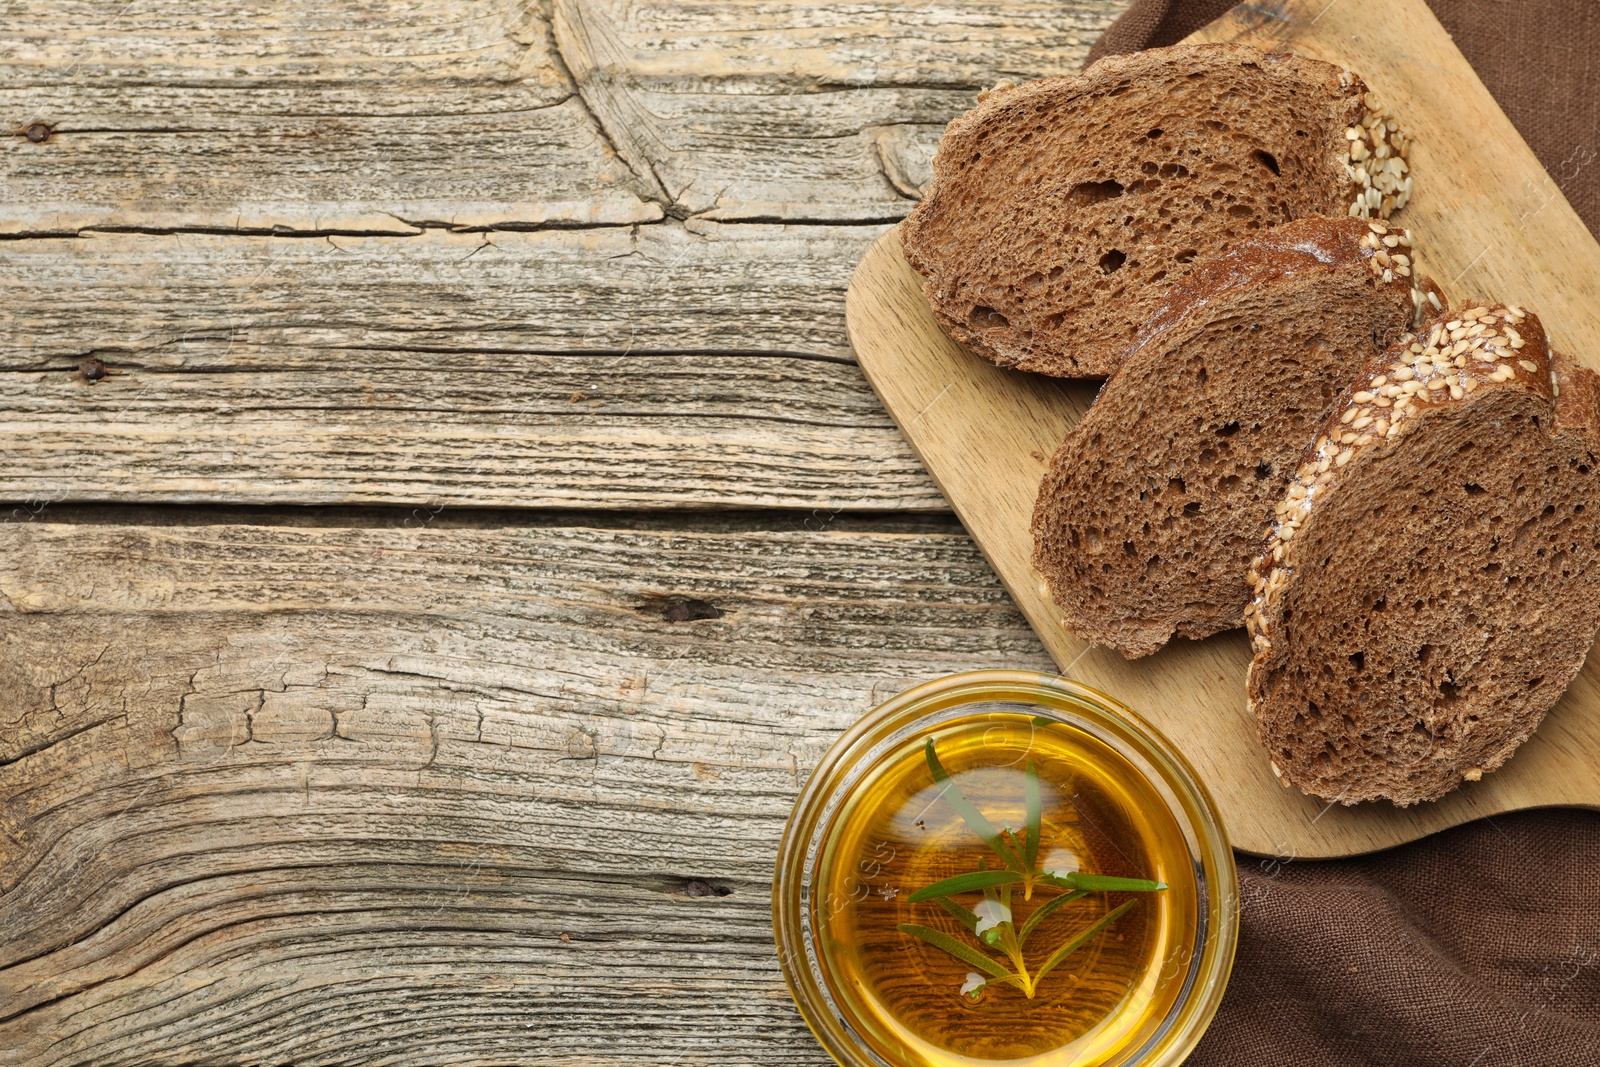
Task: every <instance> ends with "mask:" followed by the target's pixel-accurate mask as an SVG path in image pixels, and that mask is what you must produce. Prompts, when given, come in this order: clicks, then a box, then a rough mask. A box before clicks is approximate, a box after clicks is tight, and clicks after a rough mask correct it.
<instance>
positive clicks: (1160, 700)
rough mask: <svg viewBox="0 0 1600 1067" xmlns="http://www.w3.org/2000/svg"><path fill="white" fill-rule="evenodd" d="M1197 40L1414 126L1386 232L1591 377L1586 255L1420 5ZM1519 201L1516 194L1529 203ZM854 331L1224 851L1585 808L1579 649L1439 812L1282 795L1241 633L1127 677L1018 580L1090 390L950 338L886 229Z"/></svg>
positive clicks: (1387, 838)
mask: <svg viewBox="0 0 1600 1067" xmlns="http://www.w3.org/2000/svg"><path fill="white" fill-rule="evenodd" d="M1203 34H1204V37H1205V38H1206V39H1213V40H1231V39H1241V40H1248V41H1257V42H1259V43H1263V44H1269V45H1270V44H1283V45H1287V46H1289V47H1292V48H1293V49H1294V50H1295V51H1299V52H1303V53H1307V54H1314V55H1319V56H1321V57H1322V58H1326V59H1329V60H1332V61H1336V62H1342V63H1344V64H1346V65H1348V66H1349V67H1351V68H1352V69H1354V70H1356V71H1358V72H1360V73H1361V74H1362V76H1363V77H1365V78H1368V79H1369V81H1370V83H1371V85H1372V86H1373V88H1374V90H1375V91H1376V92H1377V93H1378V94H1379V96H1380V97H1381V98H1382V99H1383V100H1384V101H1386V102H1387V103H1389V104H1390V105H1391V107H1393V108H1394V110H1395V111H1396V113H1397V114H1399V115H1401V116H1403V120H1404V121H1405V122H1406V124H1407V127H1408V129H1409V130H1411V131H1413V132H1414V133H1415V137H1416V149H1415V152H1414V154H1413V156H1412V160H1411V162H1412V167H1413V172H1414V174H1415V176H1416V186H1417V193H1416V198H1415V200H1414V201H1413V205H1412V206H1411V207H1409V208H1407V210H1406V212H1405V213H1404V214H1403V216H1402V217H1401V218H1400V219H1399V221H1402V222H1404V223H1405V224H1406V225H1408V226H1410V227H1412V228H1413V229H1414V232H1415V234H1416V237H1417V241H1418V247H1419V249H1420V250H1421V251H1422V263H1423V269H1424V270H1427V271H1432V272H1435V273H1436V274H1437V275H1438V277H1439V281H1440V282H1441V284H1443V285H1444V287H1445V289H1446V291H1447V292H1449V293H1451V294H1456V295H1457V296H1458V299H1459V298H1477V297H1483V298H1491V299H1495V300H1509V301H1513V302H1518V303H1523V304H1526V305H1527V306H1528V307H1529V308H1531V309H1533V310H1534V311H1536V312H1537V313H1538V314H1539V315H1540V316H1541V318H1542V319H1543V320H1544V321H1545V322H1547V323H1549V324H1550V331H1551V335H1552V337H1553V338H1554V339H1555V343H1556V344H1557V345H1558V346H1560V347H1562V348H1563V349H1564V350H1566V351H1569V352H1571V353H1572V354H1574V355H1575V356H1577V357H1578V358H1580V359H1582V360H1584V361H1585V362H1587V363H1589V364H1590V365H1591V366H1594V367H1596V368H1597V369H1600V312H1597V310H1596V309H1597V308H1600V245H1597V244H1596V242H1595V240H1594V238H1593V237H1592V236H1591V235H1590V234H1589V232H1588V231H1587V230H1586V229H1585V228H1584V226H1583V224H1582V222H1581V221H1580V220H1579V219H1578V217H1577V216H1576V215H1575V214H1574V213H1573V212H1572V209H1571V207H1570V206H1569V205H1568V204H1567V203H1566V201H1565V200H1564V199H1563V198H1562V197H1561V194H1560V191H1559V190H1558V189H1556V188H1555V186H1554V184H1553V183H1552V182H1551V181H1550V179H1549V178H1548V176H1547V175H1546V174H1545V172H1544V171H1543V169H1542V168H1541V167H1540V165H1539V163H1538V161H1537V160H1536V159H1535V158H1534V156H1533V154H1532V152H1531V151H1530V150H1529V149H1528V148H1527V146H1526V145H1525V144H1524V143H1523V142H1522V141H1521V139H1520V138H1519V137H1518V136H1517V134H1516V132H1515V130H1514V129H1513V128H1512V127H1511V125H1510V123H1509V121H1508V120H1507V119H1506V118H1505V116H1504V115H1503V114H1502V113H1501V112H1500V110H1499V108H1498V107H1497V106H1496V105H1495V103H1494V101H1493V99H1492V98H1491V97H1490V96H1489V94H1488V92H1487V90H1485V89H1484V88H1483V85H1482V83H1480V82H1479V81H1478V80H1477V77H1476V76H1475V75H1474V74H1473V73H1472V71H1471V68H1470V67H1468V66H1467V64H1466V62H1465V60H1463V59H1462V58H1461V55H1460V53H1459V52H1457V51H1456V50H1455V46H1454V45H1453V44H1452V43H1451V42H1450V39H1449V37H1448V36H1447V35H1446V34H1445V33H1444V31H1443V29H1442V28H1440V26H1439V24H1438V22H1437V21H1436V20H1435V19H1434V18H1433V16H1432V14H1431V13H1430V12H1429V11H1428V9H1427V7H1426V6H1425V4H1424V3H1423V2H1422V0H1405V2H1404V3H1390V4H1378V3H1376V2H1366V0H1339V2H1338V3H1335V4H1332V5H1327V4H1325V3H1324V2H1323V0H1311V2H1305V3H1299V2H1293V3H1283V4H1278V5H1274V6H1272V7H1270V8H1261V7H1258V6H1253V5H1246V6H1242V7H1240V8H1237V9H1235V14H1234V16H1233V17H1231V18H1230V19H1227V20H1223V21H1222V22H1220V23H1217V24H1213V26H1212V27H1210V28H1208V29H1207V30H1206V31H1203ZM1496 190H1507V191H1511V192H1510V194H1509V195H1498V196H1497V195H1496ZM1517 190H1521V191H1522V194H1525V195H1526V196H1528V197H1531V198H1533V199H1530V200H1528V201H1527V202H1526V203H1524V202H1523V201H1522V200H1520V199H1518V196H1519V195H1522V194H1519V193H1517V192H1515V191H1517ZM1541 198H1542V199H1541ZM1533 203H1537V204H1538V205H1539V206H1538V208H1537V209H1536V210H1533V209H1529V208H1528V204H1533ZM1486 242H1490V243H1492V248H1490V250H1489V251H1487V252H1486V251H1485V243H1486ZM849 323H850V331H851V341H852V343H853V344H854V345H855V348H856V351H857V354H858V356H859V358H860V362H861V365H862V367H863V369H864V370H865V372H866V373H867V376H868V378H869V379H870V380H871V381H872V383H873V386H874V388H875V389H877V391H878V393H879V395H880V396H881V397H883V399H884V403H885V405H886V406H887V407H888V408H889V410H890V411H891V412H892V413H893V414H894V415H895V417H896V420H897V421H898V422H899V424H900V426H901V427H902V429H904V430H905V432H906V435H907V437H908V438H909V439H910V440H911V442H912V444H913V445H914V446H915V447H916V449H917V452H918V455H920V456H921V457H922V459H923V461H924V463H926V465H927V467H928V469H929V471H930V472H931V473H932V474H933V477H934V479H935V480H936V481H937V482H938V483H939V485H940V487H941V488H942V489H943V490H944V492H945V494H946V495H947V496H949V497H950V499H951V501H952V502H953V503H954V505H955V508H956V511H957V514H958V515H960V516H961V519H962V521H963V523H965V525H966V526H967V529H968V530H970V531H971V532H972V534H973V536H974V538H975V539H976V540H977V542H978V544H979V545H980V546H981V547H982V548H983V550H984V552H985V554H986V555H987V556H988V557H989V559H990V561H991V562H992V563H993V564H994V566H995V569H996V571H997V572H999V574H1000V575H1001V577H1002V578H1003V579H1004V580H1005V582H1006V586H1007V588H1008V589H1009V590H1010V591H1011V593H1012V595H1013V597H1015V599H1016V601H1017V603H1018V605H1019V606H1020V607H1021V608H1022V610H1023V612H1024V614H1026V615H1027V617H1028V619H1029V621H1030V622H1032V623H1033V625H1034V627H1035V629H1036V630H1037V631H1038V632H1039V634H1040V637H1041V639H1042V640H1043V641H1044V643H1045V646H1046V647H1047V648H1049V649H1050V651H1051V654H1052V655H1053V656H1054V657H1055V660H1056V662H1057V664H1058V665H1060V667H1061V669H1062V671H1063V673H1066V674H1068V675H1070V676H1072V677H1075V678H1077V679H1079V680H1081V681H1084V682H1086V683H1088V684H1090V685H1093V686H1097V687H1099V688H1102V689H1104V690H1106V691H1107V692H1108V693H1110V694H1112V695H1113V696H1115V697H1117V698H1118V699H1121V700H1123V701H1126V702H1127V703H1128V704H1130V705H1131V706H1132V707H1134V708H1135V709H1136V710H1139V711H1141V712H1143V713H1144V714H1145V715H1146V716H1147V717H1148V718H1149V719H1150V721H1151V722H1153V723H1154V724H1155V725H1156V726H1157V728H1159V729H1160V730H1161V731H1162V732H1164V733H1165V734H1167V736H1168V737H1170V738H1171V739H1172V740H1173V741H1174V742H1175V743H1176V744H1177V745H1178V747H1179V748H1180V749H1181V750H1182V751H1183V752H1184V753H1185V754H1186V755H1187V756H1188V757H1189V758H1190V760H1192V761H1193V762H1194V763H1195V765H1196V766H1197V767H1198V769H1199V770H1200V773H1201V775H1202V777H1203V778H1204V779H1205V780H1206V782H1207V784H1208V785H1209V786H1210V788H1211V790H1212V792H1213V793H1214V794H1215V796H1216V798H1217V800H1218V803H1219V804H1220V806H1221V808H1222V814H1223V819H1224V822H1225V824H1226V825H1227V827H1228V830H1229V833H1230V835H1231V837H1232V839H1233V842H1234V844H1235V845H1236V846H1237V847H1239V848H1242V849H1245V850H1248V851H1251V852H1261V853H1270V854H1274V855H1289V856H1300V857H1318V856H1340V855H1349V854H1354V853H1361V852H1366V851H1371V850H1374V849H1379V848H1385V847H1389V846H1391V845H1395V844H1399V843H1401V842H1404V841H1409V840H1414V839H1415V838H1417V837H1421V836H1423V835H1425V834H1428V833H1431V832H1433V831H1435V830H1438V829H1442V828H1444V827H1447V826H1453V825H1456V824H1459V823H1462V822H1466V821H1468V820H1471V819H1474V818H1478V817H1480V816H1482V815H1486V814H1494V813H1496V812H1503V811H1512V810H1516V809H1520V808H1527V807H1538V806H1544V805H1551V804H1581V805H1600V664H1596V662H1595V657H1592V656H1591V659H1590V662H1589V663H1588V664H1587V665H1586V666H1585V668H1584V671H1583V673H1582V674H1581V675H1580V676H1579V677H1578V678H1577V680H1576V681H1575V682H1574V683H1573V685H1572V687H1571V689H1570V690H1569V691H1568V693H1567V695H1566V696H1565V698H1563V700H1562V701H1561V702H1560V704H1559V705H1558V706H1557V707H1556V709H1555V710H1554V711H1553V712H1552V713H1551V715H1550V717H1549V718H1548V719H1547V720H1546V721H1545V723H1544V725H1543V726H1541V727H1540V729H1539V732H1538V733H1537V734H1536V735H1535V736H1534V738H1533V739H1532V740H1531V741H1529V742H1528V743H1527V744H1526V745H1524V746H1523V748H1522V749H1521V750H1520V751H1519V752H1518V754H1517V755H1516V757H1515V758H1514V759H1513V760H1512V761H1511V762H1510V763H1509V764H1507V765H1506V767H1504V768H1503V769H1502V770H1500V771H1498V772H1496V773H1495V774H1493V775H1490V776H1489V777H1488V778H1486V779H1485V780H1483V781H1482V782H1479V783H1469V784H1467V785H1465V786H1464V787H1463V788H1461V789H1460V790H1458V791H1457V792H1455V793H1453V794H1451V795H1450V796H1449V797H1447V798H1445V799H1444V800H1441V801H1439V802H1437V803H1433V804H1426V805H1421V806H1418V807H1413V808H1406V809H1397V808H1394V807H1392V806H1390V805H1388V804H1366V805H1361V806H1358V807H1354V808H1346V807H1343V806H1341V805H1337V804H1332V805H1330V804H1327V803H1325V802H1324V801H1321V800H1319V799H1316V798H1313V797H1308V796H1305V795H1303V794H1300V793H1299V792H1298V791H1289V790H1286V789H1284V788H1283V787H1281V786H1280V785H1279V784H1278V783H1277V782H1276V781H1275V780H1274V778H1273V776H1272V774H1271V772H1270V770H1269V769H1268V764H1267V758H1266V754H1265V753H1264V752H1262V751H1261V749H1260V746H1259V745H1258V744H1257V743H1256V741H1255V737H1254V724H1253V722H1252V721H1251V719H1250V716H1249V715H1248V713H1247V712H1246V710H1245V701H1244V671H1245V667H1246V665H1247V664H1248V662H1249V652H1248V648H1247V645H1246V642H1245V639H1244V637H1243V634H1242V631H1232V632H1229V633H1226V634H1222V635H1219V636H1218V637H1215V638H1212V639H1210V640H1207V641H1203V642H1189V641H1182V640H1178V641H1174V642H1173V643H1172V644H1171V645H1169V646H1168V647H1167V648H1166V649H1164V650H1163V651H1161V652H1159V653H1157V654H1156V655H1155V656H1152V657H1148V658H1146V659H1142V660H1139V661H1136V662H1135V663H1131V664H1130V663H1129V662H1127V661H1125V660H1124V659H1123V658H1122V657H1121V656H1120V655H1119V654H1117V653H1115V652H1112V651H1111V650H1109V649H1105V648H1095V647H1091V646H1088V645H1086V644H1085V643H1084V642H1082V641H1080V640H1079V639H1077V638H1075V637H1074V636H1072V635H1071V634H1069V633H1067V632H1066V631H1065V630H1064V629H1063V628H1062V626H1061V625H1060V618H1059V615H1058V613H1057V612H1056V611H1055V610H1054V608H1053V606H1052V605H1051V604H1050V603H1049V601H1048V598H1047V596H1046V595H1045V594H1044V593H1043V592H1042V591H1041V588H1040V581H1039V577H1038V575H1037V574H1036V573H1035V572H1034V571H1033V569H1032V566H1031V557H1032V540H1031V537H1030V535H1029V520H1030V516H1031V514H1032V510H1033V501H1034V496H1035V494H1036V492H1037V488H1038V484H1039V479H1040V478H1041V477H1042V475H1043V473H1044V471H1045V468H1046V466H1047V461H1048V458H1049V456H1050V455H1051V454H1052V453H1053V452H1054V451H1055V448H1056V446H1057V444H1058V443H1059V441H1060V438H1061V435H1062V433H1063V432H1064V430H1065V429H1066V428H1067V427H1069V426H1071V425H1072V424H1073V423H1075V422H1076V421H1077V419H1078V418H1079V416H1080V415H1081V414H1082V412H1083V411H1084V410H1085V408H1086V405H1087V404H1088V403H1089V402H1090V401H1091V400H1092V392H1091V388H1090V387H1089V386H1088V385H1087V384H1085V383H1066V382H1058V381H1054V380H1050V379H1044V378H1040V377H1038V376H1033V375H1023V374H1016V373H1012V372H1008V371H1003V370H1000V369H998V368H996V367H994V366H993V365H991V364H989V363H987V362H984V361H983V360H981V359H979V358H978V357H976V356H973V355H971V354H970V353H968V352H966V351H965V350H964V349H962V348H961V347H960V346H958V345H956V344H955V343H954V342H953V341H951V340H950V339H949V338H948V337H947V336H946V335H945V334H944V333H943V331H942V330H941V329H940V327H939V325H938V322H937V320H935V319H934V317H933V315H932V313H931V311H930V310H929V309H928V306H927V303H926V301H925V300H924V299H923V297H922V293H921V279H920V278H919V277H918V276H917V274H916V273H915V272H914V271H913V270H912V269H911V268H910V267H909V266H908V265H907V264H906V262H905V259H904V256H903V254H902V252H901V249H900V246H899V243H898V236H897V235H896V234H893V233H891V234H887V235H885V236H884V237H883V238H882V239H880V240H879V242H878V243H877V244H875V245H874V247H873V249H872V251H871V252H869V253H868V255H867V257H866V259H865V260H864V261H863V263H862V265H861V267H860V268H859V269H858V271H857V273H856V276H855V279H854V281H853V282H852V285H851V290H850V297H849Z"/></svg>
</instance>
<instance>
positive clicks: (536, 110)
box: [0, 0, 663, 235]
mask: <svg viewBox="0 0 1600 1067" xmlns="http://www.w3.org/2000/svg"><path fill="white" fill-rule="evenodd" d="M6 6H7V8H8V10H7V11H6V13H5V19H4V22H5V25H7V26H8V27H27V30H26V32H25V33H23V34H21V35H19V36H8V39H7V43H6V45H5V46H4V47H3V48H0V83H3V84H4V86H5V88H3V89H0V112H3V113H4V114H6V115H9V116H11V117H12V120H11V121H12V122H13V123H14V124H15V125H16V126H17V127H18V128H20V127H22V126H25V125H27V124H29V123H33V122H43V123H46V124H48V125H50V126H51V127H52V130H53V132H52V134H51V136H50V137H49V139H48V140H46V141H44V142H43V143H34V142H32V141H30V140H29V139H27V138H26V137H9V138H6V139H4V140H3V141H0V174H4V176H5V183H6V188H7V193H8V195H7V196H6V197H5V199H4V202H3V203H0V233H5V232H14V233H38V232H44V233H73V232H76V231H77V230H79V229H82V228H84V227H89V226H93V227H103V228H104V227H109V228H122V227H137V228H144V229H152V228H153V229H166V228H200V229H208V228H209V229H233V230H244V231H247V232H248V231H264V232H267V233H271V232H274V230H277V231H280V232H282V231H300V232H322V231H339V232H359V233H388V234H395V235H400V234H413V233H416V232H417V229H418V227H417V225H415V224H416V223H432V224H438V225H455V226H464V227H466V226H502V227H504V226H512V227H515V226H537V225H549V224H564V225H580V224H588V225H594V224H627V223H632V222H646V221H651V220H654V219H659V218H662V217H663V214H662V207H661V205H660V204H659V203H657V202H656V200H655V199H654V198H653V193H652V189H651V186H650V184H649V183H646V182H641V181H640V179H639V178H638V177H637V176H636V175H634V173H633V172H632V171H631V170H630V169H629V168H628V166H627V165H626V164H625V163H624V162H622V161H621V160H619V159H618V158H617V157H616V155H615V153H614V152H612V151H611V149H610V146H609V145H608V143H607V142H606V139H605V135H604V134H603V133H602V132H601V131H600V130H599V129H598V128H597V127H596V126H595V124H594V121H593V119H592V118H591V116H590V114H589V111H588V109H587V108H586V107H585V106H584V104H583V101H582V99H581V98H579V97H578V96H577V94H576V91H575V88H574V86H573V85H572V84H571V82H570V80H569V79H568V78H566V77H565V76H564V74H563V73H562V68H561V66H560V62H559V59H558V58H557V57H555V56H554V55H553V53H552V50H551V47H550V39H549V37H550V35H549V23H548V19H547V18H546V17H544V16H543V15H541V13H540V12H539V11H538V9H537V8H534V7H528V6H525V5H521V4H517V3H507V2H489V0H482V2H477V3H461V2H459V0H417V2H413V3H407V4H403V5H393V6H391V7H389V8H388V9H387V10H385V11H382V12H381V13H380V12H379V11H375V10H373V9H370V8H367V7H365V6H364V5H363V6H360V7H358V6H357V5H340V4H326V3H307V2H303V0H302V2H297V3H286V4H274V3H265V2H259V3H249V4H244V5H239V6H237V7H235V6H230V7H229V8H228V10H227V11H225V12H223V11H218V12H212V13H208V15H207V16H206V17H205V18H199V19H197V18H196V17H195V14H194V12H193V11H192V10H191V9H188V8H186V7H184V6H183V5H161V4H139V3H128V4H123V5H121V6H120V7H119V8H118V9H117V10H116V11H115V12H108V11H107V9H106V8H105V7H104V6H103V5H95V4H82V3H55V2H53V0H23V2H16V3H11V4H8V5H6Z"/></svg>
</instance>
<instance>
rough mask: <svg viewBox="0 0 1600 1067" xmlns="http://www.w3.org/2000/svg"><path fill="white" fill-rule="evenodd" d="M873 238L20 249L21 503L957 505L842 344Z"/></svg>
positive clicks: (2, 491) (756, 230)
mask: <svg viewBox="0 0 1600 1067" xmlns="http://www.w3.org/2000/svg"><path fill="white" fill-rule="evenodd" d="M873 232H874V231H872V230H871V229H867V228H863V227H854V226H845V227H814V226H807V227H789V228H784V227H776V226H739V227H726V226H722V225H719V224H716V223H705V222H692V223H690V224H688V225H687V226H685V225H683V224H679V223H677V222H673V223H671V224H670V225H668V224H663V225H658V226H643V227H639V228H638V229H637V231H635V230H632V229H628V228H613V229H598V230H584V231H579V232H571V231H545V232H537V233H496V234H492V235H478V234H451V233H445V232H442V231H437V230H430V231H428V232H427V233H426V234H425V235H423V236H419V237H416V238H406V239H392V238H332V239H329V240H285V239H273V238H248V237H235V236H221V235H196V234H179V235H172V236H170V237H150V236H144V235H120V234H119V235H106V234H102V235H97V236H92V237H88V238H75V239H63V240H57V241H43V240H28V241H9V242H0V328H3V329H4V332H5V336H6V337H7V339H8V349H9V351H8V352H7V354H6V359H5V363H6V367H5V369H4V370H0V442H3V447H4V449H5V450H6V452H7V454H8V455H9V456H10V457H11V458H12V462H10V463H8V464H6V465H5V467H4V470H3V471H0V498H5V499H12V500H33V501H65V500H127V501H135V500H144V501H152V500H166V501H194V500H218V499H220V500H229V501H240V502H250V503H297V502H298V503H313V502H373V503H405V504H420V505H425V506H443V505H446V504H475V505H491V506H540V507H543V506H562V505H567V506H592V505H604V506H638V507H674V506H679V507H685V506H713V507H728V506H762V507H768V506H785V507H803V508H814V507H822V508H843V507H856V508H870V509H911V510H929V509H938V510H942V509H944V508H945V507H946V505H945V503H944V501H943V498H942V497H941V496H940V495H939V493H938V491H937V490H936V489H935V488H934V487H933V485H932V483H931V482H929V481H928V478H927V476H926V474H924V473H923V472H922V469H921V465H920V464H919V463H918V462H917V460H916V459H915V457H914V456H912V454H911V451H910V449H909V447H908V446H907V445H906V444H905V442H904V440H903V439H902V438H901V437H900V435H899V434H898V433H897V432H896V431H895V429H894V427H893V425H892V423H891V422H890V421H889V419H888V417H887V415H885V414H884V413H883V410H882V407H881V405H879V403H878V402H877V400H876V398H874V397H873V396H872V394H871V392H870V390H869V389H868V388H867V386H866V384H865V382H864V381H863V380H862V378H861V376H860V373H859V371H858V370H857V369H856V368H855V367H854V366H853V365H852V364H851V362H850V361H849V359H848V358H847V357H846V355H845V353H846V352H847V351H848V350H847V348H846V342H845V338H844V336H843V334H844V324H843V314H842V311H843V309H842V306H841V305H842V295H843V288H844V284H845V279H846V277H847V274H848V270H849V266H850V264H851V263H852V262H853V261H854V260H855V259H857V258H859V256H860V254H861V252H862V250H864V249H865V247H866V246H867V243H868V242H869V241H870V239H871V238H872V236H873ZM224 294H227V295H226V296H224ZM819 308H820V309H827V310H823V311H820V312H819V310H818V309H819ZM91 353H92V354H94V355H95V356H96V357H98V358H99V359H100V360H101V361H103V363H104V365H105V366H106V367H107V368H109V370H110V372H111V373H110V375H109V376H108V377H106V378H104V379H102V380H101V381H99V382H97V383H94V384H92V385H91V384H89V383H87V382H85V381H84V380H83V377H82V375H81V374H80V373H79V371H78V368H79V364H80V361H81V360H82V359H83V358H84V357H85V356H87V355H90V354H91ZM85 457H92V459H89V460H88V461H86V459H85Z"/></svg>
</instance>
